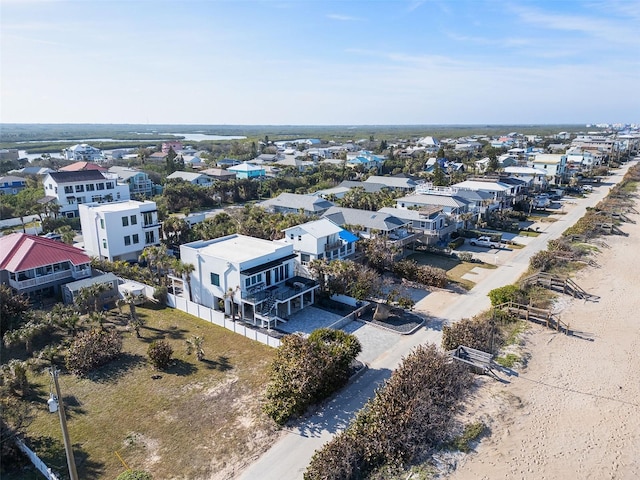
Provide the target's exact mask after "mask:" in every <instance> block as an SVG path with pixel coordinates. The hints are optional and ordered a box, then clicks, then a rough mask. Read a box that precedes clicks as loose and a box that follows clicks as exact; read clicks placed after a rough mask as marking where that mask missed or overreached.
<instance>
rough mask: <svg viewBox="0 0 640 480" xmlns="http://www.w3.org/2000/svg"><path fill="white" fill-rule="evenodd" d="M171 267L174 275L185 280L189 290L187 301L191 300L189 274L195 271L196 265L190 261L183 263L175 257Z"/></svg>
mask: <svg viewBox="0 0 640 480" xmlns="http://www.w3.org/2000/svg"><path fill="white" fill-rule="evenodd" d="M172 268H173V271H174V273H175V274H176V276H179V277H180V278H182V279H183V280H186V282H187V289H188V290H189V301H190V302H193V298H192V296H191V274H192V273H193V272H194V271H195V269H196V267H195V266H194V265H193V264H192V263H183V262H181V261H180V260H178V259H175V261H174V262H173V265H172Z"/></svg>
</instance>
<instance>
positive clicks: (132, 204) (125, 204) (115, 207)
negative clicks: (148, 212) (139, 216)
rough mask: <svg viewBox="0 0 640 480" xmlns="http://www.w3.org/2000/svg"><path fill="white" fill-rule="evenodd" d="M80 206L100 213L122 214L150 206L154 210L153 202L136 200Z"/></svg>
mask: <svg viewBox="0 0 640 480" xmlns="http://www.w3.org/2000/svg"><path fill="white" fill-rule="evenodd" d="M81 205H86V206H87V207H88V208H91V209H94V210H97V211H100V212H122V211H125V210H131V209H134V208H135V209H137V208H139V207H145V206H150V207H153V208H154V209H156V204H155V202H152V201H149V200H145V201H143V202H140V201H138V200H122V201H120V202H110V203H86V204H85V203H83V204H81Z"/></svg>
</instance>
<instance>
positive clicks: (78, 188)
mask: <svg viewBox="0 0 640 480" xmlns="http://www.w3.org/2000/svg"><path fill="white" fill-rule="evenodd" d="M76 192H84V185H76Z"/></svg>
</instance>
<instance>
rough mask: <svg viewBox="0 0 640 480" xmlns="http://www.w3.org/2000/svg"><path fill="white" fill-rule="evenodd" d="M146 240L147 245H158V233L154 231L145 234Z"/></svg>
mask: <svg viewBox="0 0 640 480" xmlns="http://www.w3.org/2000/svg"><path fill="white" fill-rule="evenodd" d="M144 239H145V243H146V244H147V245H148V244H150V243H156V232H154V231H153V230H152V231H151V232H145V234H144Z"/></svg>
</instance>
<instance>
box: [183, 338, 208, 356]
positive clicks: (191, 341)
mask: <svg viewBox="0 0 640 480" xmlns="http://www.w3.org/2000/svg"><path fill="white" fill-rule="evenodd" d="M185 341H186V343H187V355H191V354H192V353H194V352H195V354H196V358H197V359H198V361H202V360H203V359H204V348H203V345H204V337H201V336H199V335H194V336H192V337H191V338H188V339H187V340H185Z"/></svg>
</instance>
